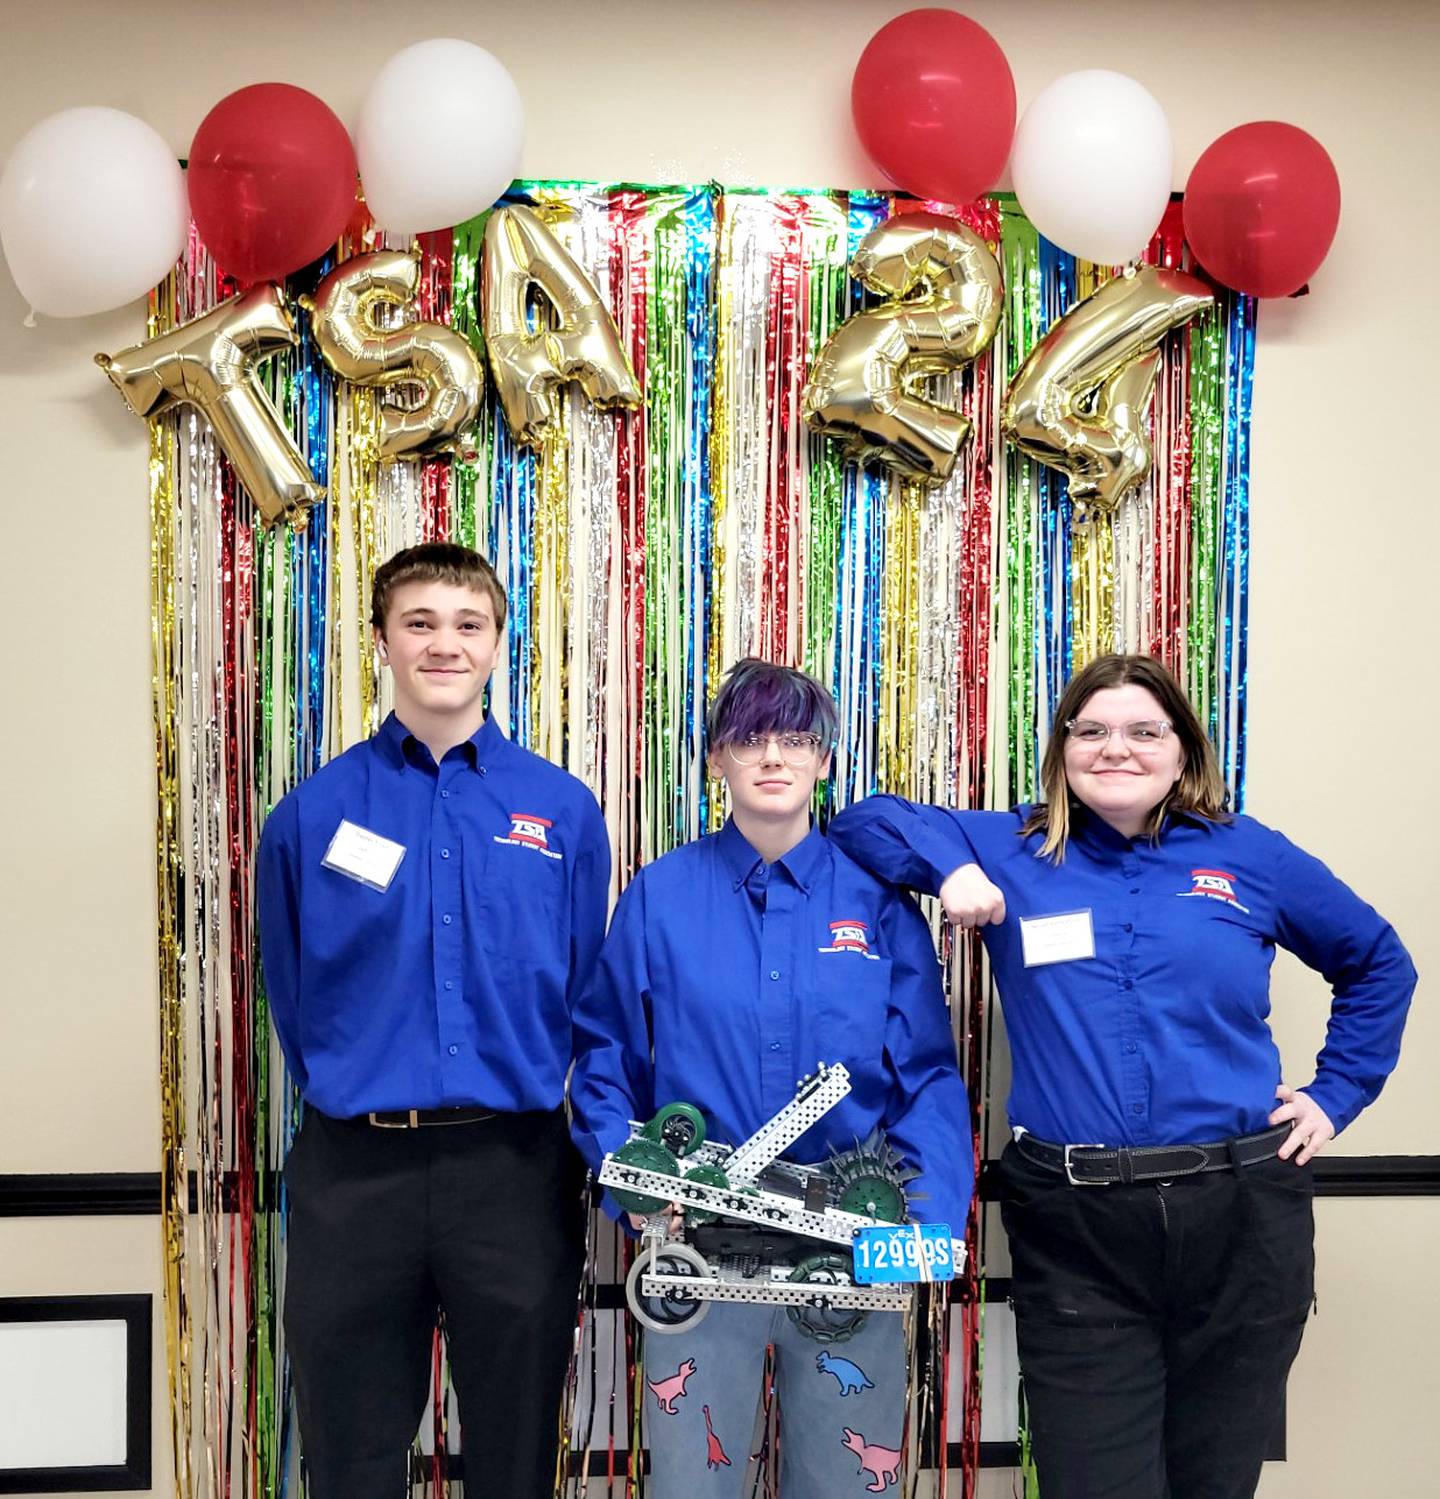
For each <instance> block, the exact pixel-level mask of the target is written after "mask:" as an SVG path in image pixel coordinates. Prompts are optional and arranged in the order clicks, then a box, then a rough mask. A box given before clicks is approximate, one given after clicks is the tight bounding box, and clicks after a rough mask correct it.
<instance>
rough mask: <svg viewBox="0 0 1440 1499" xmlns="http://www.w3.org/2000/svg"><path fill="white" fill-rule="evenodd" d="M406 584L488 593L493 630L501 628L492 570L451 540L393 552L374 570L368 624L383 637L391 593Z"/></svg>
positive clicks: (501, 605)
mask: <svg viewBox="0 0 1440 1499" xmlns="http://www.w3.org/2000/svg"><path fill="white" fill-rule="evenodd" d="M406 583H449V584H451V585H452V586H454V587H456V588H473V589H474V590H475V592H476V593H485V594H489V596H490V602H491V603H492V604H494V606H495V631H496V633H497V634H498V633H499V632H500V631H501V630H503V629H504V628H505V589H504V587H503V586H502V585H501V582H500V579H499V578H497V577H496V576H495V569H494V568H493V567H491V566H490V564H489V563H488V562H487V561H486V560H485V559H484V558H483V557H482V556H481V555H480V553H479V552H475V551H472V550H471V549H470V548H469V547H462V546H457V545H456V544H455V543H454V542H452V541H425V542H421V544H420V545H419V546H415V547H406V548H405V549H404V550H403V551H399V552H396V553H395V555H394V556H393V557H391V558H390V560H389V561H388V562H382V563H381V564H380V566H379V567H378V568H377V569H376V570H375V583H374V586H373V587H372V588H371V590H370V623H371V624H372V625H374V626H375V628H376V629H377V630H379V631H380V633H381V634H382V635H383V634H384V633H385V616H386V614H387V613H388V611H389V609H390V600H391V599H392V598H393V597H394V594H395V590H396V589H397V588H400V587H402V586H403V585H404V584H406Z"/></svg>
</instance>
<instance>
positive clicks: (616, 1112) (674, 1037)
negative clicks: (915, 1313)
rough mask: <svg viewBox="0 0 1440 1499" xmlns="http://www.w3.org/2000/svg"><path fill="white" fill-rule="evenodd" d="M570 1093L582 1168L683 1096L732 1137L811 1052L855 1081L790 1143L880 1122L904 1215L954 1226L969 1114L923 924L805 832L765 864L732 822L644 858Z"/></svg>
mask: <svg viewBox="0 0 1440 1499" xmlns="http://www.w3.org/2000/svg"><path fill="white" fill-rule="evenodd" d="M575 1040H576V1055H575V1072H574V1075H573V1076H572V1078H571V1083H570V1100H571V1106H572V1109H573V1112H574V1119H575V1138H576V1143H577V1144H578V1145H579V1146H580V1148H581V1150H582V1152H583V1153H584V1155H585V1156H586V1158H587V1159H588V1160H589V1162H590V1165H591V1166H592V1167H598V1166H599V1164H600V1159H601V1157H602V1156H603V1155H604V1154H605V1153H606V1152H607V1151H611V1150H615V1149H616V1148H617V1147H618V1146H620V1145H622V1144H624V1142H625V1139H626V1137H627V1135H628V1133H629V1128H628V1126H629V1121H630V1120H631V1119H640V1120H645V1119H648V1118H650V1117H651V1115H652V1114H654V1113H655V1111H656V1109H657V1108H659V1107H662V1106H664V1105H665V1104H667V1103H670V1102H672V1101H674V1100H677V1099H683V1100H685V1101H687V1102H689V1103H693V1104H695V1105H696V1106H697V1107H698V1108H699V1109H700V1110H701V1112H702V1113H703V1114H704V1116H705V1124H706V1130H707V1134H708V1136H709V1137H710V1138H712V1139H716V1140H721V1141H724V1142H726V1143H727V1144H730V1145H739V1144H740V1143H741V1142H742V1141H743V1140H745V1139H746V1138H747V1137H748V1136H749V1135H751V1134H753V1133H754V1132H755V1130H757V1129H758V1128H759V1127H760V1126H761V1125H762V1124H764V1123H765V1122H766V1121H767V1120H768V1119H770V1118H771V1117H772V1116H773V1115H774V1114H776V1113H778V1112H779V1110H780V1109H782V1108H783V1107H784V1106H785V1105H786V1104H787V1103H789V1102H790V1100H791V1098H792V1097H793V1096H794V1093H795V1084H796V1082H797V1080H798V1079H799V1078H801V1077H802V1076H804V1075H805V1074H807V1073H810V1072H813V1071H814V1069H815V1065H816V1063H817V1062H822V1061H823V1062H827V1063H835V1062H843V1063H844V1064H845V1066H846V1068H847V1069H848V1070H849V1072H850V1080H851V1085H852V1090H853V1091H852V1092H851V1093H850V1095H849V1096H848V1097H847V1098H845V1099H844V1100H843V1101H842V1102H841V1103H840V1104H838V1105H837V1106H836V1107H835V1108H833V1109H832V1110H831V1111H830V1112H829V1113H828V1114H826V1115H825V1116H824V1117H823V1118H822V1119H821V1120H820V1121H819V1122H818V1123H817V1124H815V1125H813V1126H812V1127H811V1128H810V1129H809V1130H808V1131H807V1132H806V1133H805V1134H804V1135H802V1136H801V1137H800V1139H799V1140H798V1141H797V1142H796V1143H795V1144H794V1145H793V1146H791V1147H790V1148H789V1149H788V1150H787V1151H786V1152H785V1154H786V1156H787V1158H789V1159H792V1160H795V1161H800V1162H802V1163H806V1164H814V1163H815V1162H817V1161H820V1160H822V1159H824V1158H825V1156H826V1155H827V1154H828V1153H829V1151H830V1149H831V1148H832V1147H833V1148H834V1149H837V1150H844V1149H848V1148H853V1146H854V1145H855V1143H856V1141H857V1140H862V1141H863V1140H864V1139H865V1137H866V1136H867V1135H868V1134H869V1133H870V1131H871V1130H872V1129H873V1128H874V1127H875V1126H876V1125H880V1126H882V1127H883V1129H884V1131H885V1133H886V1135H887V1136H888V1138H889V1139H890V1141H891V1143H892V1144H893V1145H894V1146H895V1147H896V1148H897V1149H898V1150H899V1151H900V1153H901V1154H902V1155H903V1156H904V1157H905V1160H906V1163H907V1164H908V1165H909V1166H911V1167H913V1168H916V1169H918V1170H919V1172H920V1175H919V1177H918V1178H917V1179H916V1180H915V1181H913V1182H912V1183H910V1185H909V1187H908V1189H907V1191H908V1192H909V1193H910V1194H912V1199H913V1200H912V1201H911V1204H910V1214H911V1216H912V1217H915V1218H918V1219H921V1220H923V1221H929V1222H936V1223H940V1222H944V1223H948V1224H949V1225H950V1227H951V1230H952V1232H953V1233H954V1234H955V1235H957V1236H963V1234H964V1232H965V1220H966V1215H967V1213H968V1211H969V1205H970V1194H971V1189H972V1187H973V1185H974V1154H973V1152H974V1147H973V1143H972V1135H971V1130H970V1111H969V1107H968V1104H967V1102H966V1097H965V1090H964V1087H963V1085H962V1083H961V1081H960V1075H959V1072H958V1070H957V1067H956V1063H955V1046H954V1042H953V1040H952V1038H951V1034H950V1024H949V1017H948V1014H947V1011H946V1008H945V1000H944V996H943V993H942V991H941V986H940V969H939V964H938V963H937V961H936V957H935V949H934V946H933V944H932V942H931V939H930V930H929V928H928V927H927V926H926V924H925V921H924V919H923V918H922V917H921V915H920V913H919V911H918V910H917V909H916V908H915V905H914V903H913V902H912V901H911V900H910V899H909V898H908V897H905V896H902V895H900V894H899V892H897V891H895V890H893V889H891V888H890V887H888V886H886V885H884V884H882V883H881V882H880V881H878V880H875V879H873V878H872V877H871V876H869V875H867V874H866V873H865V872H864V871H863V870H861V869H859V868H857V867H856V866H855V865H854V864H852V863H851V862H850V860H849V859H847V858H846V857H845V856H844V855H843V854H842V853H841V852H840V851H839V850H838V849H837V848H836V847H835V846H834V845H833V844H832V843H831V842H829V840H828V839H826V838H824V837H823V836H821V834H820V833H818V832H817V831H815V830H814V829H813V828H812V829H811V831H810V833H809V834H808V835H807V836H806V837H805V838H804V839H803V840H802V841H801V842H800V843H799V844H797V845H796V846H795V847H794V848H792V849H791V850H790V851H789V853H787V854H785V855H784V856H783V857H782V858H780V859H777V860H776V861H775V862H774V863H773V864H770V865H767V864H766V863H765V862H764V860H762V859H761V858H760V856H759V855H758V854H757V853H756V852H755V850H754V849H753V848H752V847H751V846H750V844H749V843H748V842H747V841H746V839H745V837H744V836H743V834H741V833H740V831H739V830H738V829H737V828H736V827H735V825H734V823H731V822H727V823H726V824H725V826H724V828H723V829H722V830H721V831H720V832H719V833H716V834H713V835H711V836H710V837H707V838H701V839H698V840H697V841H695V842H693V843H690V844H687V845H685V846H684V847H683V848H679V849H676V850H675V851H674V852H673V853H669V854H666V855H665V856H664V857H663V858H661V859H657V860H656V861H655V862H654V863H653V864H649V865H647V866H646V867H645V868H644V869H642V870H641V871H640V872H639V874H637V875H636V877H635V878H634V879H633V880H632V881H631V882H630V884H629V886H628V887H627V888H626V890H625V893H624V894H623V895H622V896H621V898H620V904H619V905H618V906H617V908H616V911H615V918H614V921H613V922H612V923H611V927H610V935H609V936H608V937H607V938H606V941H605V946H604V949H603V951H602V953H601V956H600V963H599V966H598V968H597V969H596V972H595V974H594V978H593V981H592V982H591V983H590V984H589V985H588V986H587V988H586V990H585V992H584V994H583V995H582V997H581V1000H580V1003H579V1005H578V1006H577V1008H576V1012H575Z"/></svg>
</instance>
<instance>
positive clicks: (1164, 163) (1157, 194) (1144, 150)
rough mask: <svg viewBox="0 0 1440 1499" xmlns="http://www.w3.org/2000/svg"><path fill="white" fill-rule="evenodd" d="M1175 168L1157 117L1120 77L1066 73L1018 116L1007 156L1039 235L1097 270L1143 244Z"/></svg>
mask: <svg viewBox="0 0 1440 1499" xmlns="http://www.w3.org/2000/svg"><path fill="white" fill-rule="evenodd" d="M1174 166H1175V151H1174V145H1173V143H1172V141H1171V138H1170V124H1169V121H1168V120H1166V118H1165V111H1164V110H1163V109H1161V108H1160V105H1159V104H1158V103H1157V102H1156V100H1155V97H1154V95H1153V94H1151V93H1149V92H1148V91H1147V90H1146V89H1144V88H1142V87H1141V85H1140V84H1138V83H1136V82H1135V80H1134V79H1133V78H1127V77H1126V76H1125V75H1124V74H1123V73H1112V72H1109V71H1108V70H1106V69H1103V68H1094V69H1089V70H1087V71H1085V72H1080V73H1067V74H1066V75H1065V76H1064V77H1063V78H1057V79H1056V80H1055V82H1054V83H1052V84H1051V85H1050V86H1049V87H1048V88H1047V89H1044V90H1043V91H1042V92H1041V93H1039V94H1037V95H1036V96H1035V98H1034V100H1033V101H1032V102H1031V104H1030V107H1029V108H1028V109H1027V110H1026V111H1025V113H1024V115H1023V116H1022V117H1021V120H1020V125H1019V127H1018V128H1017V130H1016V131H1015V146H1014V149H1013V151H1012V152H1011V156H1010V172H1011V177H1012V180H1013V181H1014V184H1015V196H1016V197H1017V198H1018V199H1019V200H1020V206H1021V207H1022V208H1023V209H1024V210H1025V213H1026V216H1027V217H1028V218H1029V220H1030V222H1031V223H1032V224H1034V225H1035V227H1036V228H1037V229H1038V230H1039V231H1040V233H1041V234H1043V235H1044V236H1045V238H1046V239H1048V240H1051V241H1053V242H1054V243H1055V244H1057V245H1059V247H1060V248H1061V249H1062V250H1068V251H1069V252H1070V253H1071V254H1072V255H1078V256H1080V257H1082V258H1083V259H1085V260H1093V261H1097V262H1098V263H1099V264H1101V265H1123V264H1124V263H1125V262H1126V261H1129V260H1134V259H1135V257H1136V256H1138V255H1139V254H1140V253H1141V252H1142V251H1143V250H1144V249H1145V246H1146V245H1147V244H1148V243H1149V242H1150V239H1151V237H1152V236H1153V235H1154V233H1155V231H1156V229H1157V228H1158V227H1159V225H1160V219H1161V217H1162V216H1163V214H1164V212H1165V205H1166V204H1167V203H1168V202H1169V201H1170V183H1171V177H1172V174H1173V172H1174Z"/></svg>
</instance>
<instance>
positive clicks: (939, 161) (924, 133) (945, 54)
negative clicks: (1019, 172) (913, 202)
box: [850, 10, 1015, 203]
mask: <svg viewBox="0 0 1440 1499" xmlns="http://www.w3.org/2000/svg"><path fill="white" fill-rule="evenodd" d="M850 110H851V113H852V114H853V115H854V117H855V129H856V130H857V131H858V132H859V135H860V143H861V145H863V146H864V147H865V150H866V151H867V152H868V154H869V156H870V159H871V160H872V161H873V162H874V163H875V165H876V166H878V167H879V168H880V170H881V171H882V172H884V173H885V175H886V176H887V177H888V178H889V179H890V180H891V181H892V182H894V183H895V184H896V185H897V186H899V187H902V188H904V189H905V191H906V192H910V193H914V194H916V196H918V197H921V198H935V199H938V200H939V201H940V202H942V203H968V202H970V201H971V199H973V198H978V197H979V196H980V194H981V193H983V192H986V191H987V190H989V189H990V188H992V187H994V186H995V183H996V182H997V181H998V180H999V177H1000V174H1001V173H1002V172H1003V171H1004V170H1005V161H1006V158H1007V157H1008V156H1009V155H1010V142H1011V141H1012V140H1013V139H1014V137H1015V80H1014V78H1012V77H1011V75H1010V64H1009V63H1008V62H1006V61H1005V54H1004V53H1003V52H1002V51H1001V50H1000V46H999V44H998V43H997V42H996V40H995V38H994V37H992V36H991V35H990V33H989V32H988V31H986V30H985V28H984V27H983V26H981V25H978V24H977V23H976V22H974V21H972V20H971V19H970V18H969V17H968V16H962V15H959V14H958V13H957V12H955V11H953V10H909V11H906V12H905V14H904V15H901V16H896V17H895V19H894V20H893V21H891V22H889V23H888V24H886V25H884V26H882V27H881V28H880V30H879V31H877V32H876V33H875V35H874V36H873V37H871V38H870V44H869V46H867V47H866V48H865V50H864V52H862V53H861V54H860V61H859V63H858V64H857V65H856V68H855V77H854V80H853V81H852V83H851V85H850Z"/></svg>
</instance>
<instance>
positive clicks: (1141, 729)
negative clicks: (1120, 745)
mask: <svg viewBox="0 0 1440 1499" xmlns="http://www.w3.org/2000/svg"><path fill="white" fill-rule="evenodd" d="M1171 728H1172V725H1171V724H1169V723H1167V722H1166V720H1165V719H1163V718H1137V719H1136V720H1135V722H1134V723H1122V724H1117V725H1116V726H1115V727H1114V728H1111V726H1110V725H1109V724H1108V723H1101V722H1100V721H1099V720H1098V719H1095V718H1069V719H1066V721H1065V732H1066V733H1067V734H1069V736H1070V737H1071V738H1072V739H1074V740H1076V741H1078V742H1079V743H1080V744H1088V745H1090V746H1091V747H1092V748H1095V747H1098V746H1100V745H1103V744H1109V743H1110V736H1111V735H1112V734H1118V735H1119V736H1120V737H1121V738H1122V739H1123V740H1124V741H1125V743H1126V744H1128V745H1129V746H1130V748H1131V749H1133V750H1147V749H1157V748H1158V747H1159V746H1160V745H1161V744H1163V743H1164V742H1165V736H1166V735H1167V734H1168V733H1169V732H1170V730H1171Z"/></svg>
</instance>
